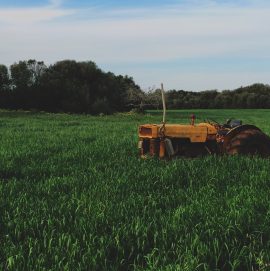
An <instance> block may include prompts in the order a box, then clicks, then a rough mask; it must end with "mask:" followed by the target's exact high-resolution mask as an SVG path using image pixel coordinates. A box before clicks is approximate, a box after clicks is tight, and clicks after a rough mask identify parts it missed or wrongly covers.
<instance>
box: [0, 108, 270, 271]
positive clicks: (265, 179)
mask: <svg viewBox="0 0 270 271" xmlns="http://www.w3.org/2000/svg"><path fill="white" fill-rule="evenodd" d="M191 112H194V113H195V114H196V115H197V119H198V121H199V120H202V119H205V118H210V119H216V120H217V121H220V122H224V121H225V120H226V119H228V118H230V117H234V118H241V119H243V121H244V122H246V123H252V124H256V125H258V127H260V128H261V129H262V130H263V131H265V132H266V133H267V134H270V126H269V119H270V111H269V110H256V111H255V110H241V111H240V110H208V111H205V110H192V111H173V112H169V114H168V120H169V122H172V123H188V122H189V119H188V118H189V116H190V114H191ZM161 118H162V116H161V113H160V112H156V111H155V112H152V113H151V115H149V114H148V115H144V116H142V115H136V114H135V115H130V116H129V115H124V114H122V115H120V114H118V115H114V116H102V117H91V116H82V115H81V116H78V115H65V114H46V113H44V114H34V113H31V112H28V113H27V112H7V111H1V112H0V158H1V159H0V229H1V230H0V242H1V247H0V270H22V271H23V270H125V271H126V270H155V271H156V270H160V271H161V270H168V271H169V270H170V271H175V270H179V271H180V270H181V271H182V270H247V271H249V270H250V271H251V270H267V268H268V266H269V263H270V227H269V225H270V201H269V194H270V182H269V180H270V171H269V166H270V161H269V159H265V160H263V159H260V158H257V157H253V158H252V157H215V156H208V157H205V158H197V159H177V160H172V161H160V160H157V159H149V160H141V159H139V158H138V152H137V126H138V124H142V123H157V122H160V120H161Z"/></svg>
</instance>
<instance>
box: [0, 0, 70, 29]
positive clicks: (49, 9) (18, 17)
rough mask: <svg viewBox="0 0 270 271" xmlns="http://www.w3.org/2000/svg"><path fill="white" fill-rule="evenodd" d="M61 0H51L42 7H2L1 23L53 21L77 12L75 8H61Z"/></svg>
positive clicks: (15, 23)
mask: <svg viewBox="0 0 270 271" xmlns="http://www.w3.org/2000/svg"><path fill="white" fill-rule="evenodd" d="M61 3H62V1H61V0H51V1H50V2H49V4H48V5H46V6H41V7H18V8H0V23H2V24H3V23H4V24H9V25H10V24H12V25H15V26H20V25H21V24H35V23H38V22H42V21H51V20H54V19H57V18H60V17H64V16H68V15H71V14H74V13H75V10H71V9H63V8H61V7H60V6H61Z"/></svg>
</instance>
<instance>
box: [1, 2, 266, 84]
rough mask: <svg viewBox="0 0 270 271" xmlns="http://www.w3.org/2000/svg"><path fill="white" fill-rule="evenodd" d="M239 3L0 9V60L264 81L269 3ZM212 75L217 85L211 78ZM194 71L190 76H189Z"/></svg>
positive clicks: (140, 75)
mask: <svg viewBox="0 0 270 271" xmlns="http://www.w3.org/2000/svg"><path fill="white" fill-rule="evenodd" d="M240 2H241V1H237V2H235V1H234V3H232V2H230V3H228V1H227V4H220V3H219V1H210V0H209V1H192V4H190V3H191V2H190V1H188V2H186V3H184V2H181V4H179V3H178V4H177V3H175V4H174V5H166V6H164V5H163V6H162V7H151V8H150V7H148V8H140V7H137V8H117V9H116V8H114V9H104V7H103V8H102V9H100V8H99V7H97V6H96V7H89V8H87V9H85V8H84V9H80V8H79V7H77V8H75V9H70V8H64V7H63V5H62V4H63V3H62V2H61V1H58V0H53V1H50V3H49V4H47V5H46V6H43V7H36V8H34V7H33V8H15V9H10V8H9V9H7V8H5V9H0V21H2V22H4V23H5V24H6V25H5V26H3V25H2V26H0V35H1V37H3V39H2V42H1V43H0V54H1V61H2V62H4V63H5V64H11V63H13V62H14V61H16V60H19V59H28V58H36V59H40V60H45V61H46V62H47V63H53V62H55V61H57V60H60V59H65V58H69V59H71V58H72V59H77V60H93V61H96V62H97V64H98V65H101V67H104V68H105V69H110V70H112V71H113V72H119V73H129V74H130V75H131V76H134V78H135V80H138V83H140V84H141V85H142V86H143V87H147V86H151V85H157V84H158V82H157V81H155V78H157V79H156V80H160V79H159V78H161V76H163V80H164V81H166V80H167V81H170V82H171V83H170V84H169V87H172V88H181V85H185V86H188V85H189V86H190V87H189V88H188V89H191V88H193V89H204V88H218V87H219V88H223V87H224V88H229V87H237V86H238V85H233V84H232V83H231V84H228V82H230V81H231V82H232V81H234V82H237V84H239V83H241V82H242V84H241V85H245V84H246V83H245V82H250V81H249V80H247V76H245V75H244V74H245V72H246V74H249V76H248V78H252V79H253V80H255V81H256V78H258V80H257V81H261V82H267V78H269V77H270V64H269V65H268V66H267V64H265V63H264V70H263V71H261V70H260V69H259V65H260V64H259V61H260V59H263V58H264V59H265V58H270V52H269V49H268V48H269V46H270V35H269V34H270V18H269V12H270V5H269V4H268V3H267V2H266V1H260V3H259V4H258V1H257V4H256V3H255V1H249V2H248V4H247V2H245V5H244V6H243V5H242V3H240ZM199 3H200V4H199ZM202 3H203V4H202ZM25 25H27V27H25ZM234 58H235V59H238V60H239V63H238V64H237V62H236V61H231V60H230V61H231V65H228V64H227V65H222V59H234ZM245 58H246V59H249V58H252V59H255V61H253V62H252V63H255V64H254V65H253V66H252V69H253V70H252V71H253V75H251V73H252V71H250V69H249V70H248V71H247V70H245V61H243V59H245ZM208 59H209V60H211V59H220V62H217V63H216V64H215V65H219V67H223V68H219V70H218V71H217V70H216V69H215V65H213V64H212V65H208V64H207V63H208ZM256 59H258V64H256ZM187 61H188V62H189V63H192V64H190V65H189V69H188V71H187V72H185V69H184V68H185V67H184V65H185V64H182V63H186V62H187ZM162 63H165V64H166V67H167V71H166V69H164V68H163V66H162ZM233 65H238V69H236V70H237V71H236V70H235V74H236V75H233V74H234V73H232V72H231V70H230V67H231V66H233ZM198 66H199V67H200V68H198ZM204 66H206V67H208V69H207V70H204V69H203V67H204ZM170 67H171V68H170ZM209 67H210V68H209ZM211 67H212V70H211ZM256 67H257V68H256ZM256 69H257V70H260V71H261V73H259V72H256ZM180 72H181V74H182V75H181V78H180V76H179V73H180ZM200 74H201V75H200ZM213 74H215V78H219V80H220V84H217V81H216V80H213ZM237 74H238V75H239V77H238V80H236V77H237ZM147 75H148V76H147ZM194 76H196V78H197V79H198V81H197V82H196V81H195V80H190V79H191V78H193V77H194ZM230 77H231V80H228V78H230ZM166 78H167V79H166ZM262 78H265V79H264V80H262ZM177 82H178V83H177ZM209 82H210V83H209ZM215 84H217V85H215Z"/></svg>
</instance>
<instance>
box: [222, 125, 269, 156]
mask: <svg viewBox="0 0 270 271" xmlns="http://www.w3.org/2000/svg"><path fill="white" fill-rule="evenodd" d="M225 153H227V154H229V155H233V154H244V155H259V156H262V157H267V156H270V137H268V136H267V135H266V134H264V133H263V132H261V131H260V130H255V129H246V130H243V131H241V132H239V133H237V134H236V135H235V136H234V137H233V138H231V140H230V142H228V144H227V146H226V149H225Z"/></svg>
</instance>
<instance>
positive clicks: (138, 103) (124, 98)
mask: <svg viewBox="0 0 270 271" xmlns="http://www.w3.org/2000/svg"><path fill="white" fill-rule="evenodd" d="M166 102H167V107H168V108H169V109H181V108H183V109H188V108H194V109H195V108H270V86H269V85H264V84H253V85H251V86H247V87H240V88H238V89H235V90H224V91H221V92H219V91H217V90H206V91H201V92H195V91H194V92H192V91H184V90H169V91H167V92H166ZM0 108H6V109H15V110H17V109H24V110H42V111H48V112H71V113H86V114H99V113H104V114H111V113H114V112H122V111H130V110H135V111H143V110H144V109H161V108H162V102H161V95H160V90H159V89H153V90H150V91H142V90H141V88H140V87H139V86H138V85H137V84H136V83H135V82H134V80H133V78H132V77H129V76H127V75H125V76H123V75H115V74H113V73H111V72H104V71H102V70H101V69H100V68H99V67H98V66H97V65H96V64H95V63H94V62H92V61H86V62H76V61H73V60H63V61H59V62H56V63H55V64H53V65H50V66H46V65H45V64H44V62H43V61H36V60H27V61H19V62H17V63H14V64H12V65H11V66H10V67H7V66H5V65H0Z"/></svg>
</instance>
